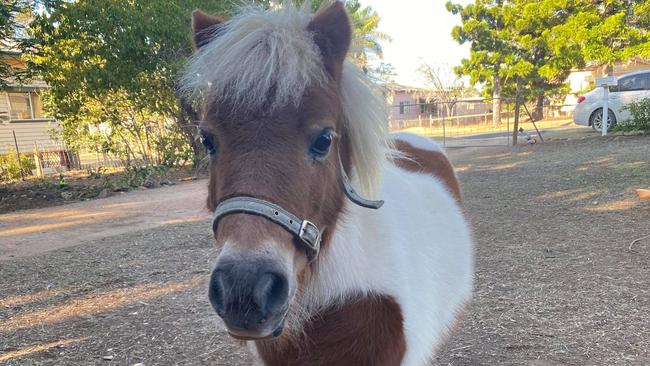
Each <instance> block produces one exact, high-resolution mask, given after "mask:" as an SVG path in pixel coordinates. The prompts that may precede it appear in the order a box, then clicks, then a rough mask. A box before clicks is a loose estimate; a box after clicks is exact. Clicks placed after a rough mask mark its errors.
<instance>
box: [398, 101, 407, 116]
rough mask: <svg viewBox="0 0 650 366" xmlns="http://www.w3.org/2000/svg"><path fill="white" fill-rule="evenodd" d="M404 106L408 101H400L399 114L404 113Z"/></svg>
mask: <svg viewBox="0 0 650 366" xmlns="http://www.w3.org/2000/svg"><path fill="white" fill-rule="evenodd" d="M404 108H406V102H399V114H404Z"/></svg>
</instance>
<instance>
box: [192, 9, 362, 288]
mask: <svg viewBox="0 0 650 366" xmlns="http://www.w3.org/2000/svg"><path fill="white" fill-rule="evenodd" d="M201 14H202V13H201ZM201 14H197V13H196V12H195V15H194V24H195V31H197V30H198V31H199V33H202V30H203V29H206V28H205V27H206V26H207V27H208V28H210V27H211V26H214V25H215V24H218V22H219V21H218V19H219V18H216V17H212V18H210V19H208V18H206V17H207V16H206V15H205V14H202V15H201ZM341 19H342V20H343V21H344V22H345V23H347V25H345V26H341V24H340V23H341V22H342V21H341ZM210 22H217V23H212V25H208V24H210ZM321 27H323V28H322V29H321ZM337 27H338V28H337ZM309 28H310V29H313V30H314V32H316V33H317V34H316V35H315V37H316V38H318V39H321V43H320V44H319V46H320V45H321V44H322V45H323V47H326V49H323V50H322V53H323V59H324V62H325V64H332V65H333V64H335V63H342V62H343V58H341V55H342V54H343V55H344V54H345V53H346V52H347V49H348V47H349V43H350V41H349V39H347V41H346V37H347V38H349V37H350V33H349V29H350V26H349V22H348V18H347V15H346V13H345V10H344V8H343V7H342V5H341V4H340V3H336V4H335V5H333V6H332V7H330V8H328V9H326V10H325V11H323V12H322V13H320V14H319V15H316V16H315V18H314V19H313V20H312V23H310V25H309ZM326 39H328V40H327V41H326ZM339 86H340V73H339V72H334V73H333V74H332V77H331V79H330V81H329V83H328V85H325V86H315V87H312V88H311V89H309V90H308V91H307V93H306V94H305V95H304V97H303V100H302V101H301V103H300V105H299V106H293V105H287V106H285V107H284V108H282V109H279V110H278V111H275V112H273V113H272V114H271V115H269V114H267V113H266V111H265V110H260V111H256V112H252V113H247V114H245V115H244V114H241V113H237V109H236V108H235V106H230V105H227V104H226V103H212V104H210V105H207V106H206V107H205V112H204V116H205V117H204V120H203V122H202V123H201V129H202V130H203V131H204V132H205V133H208V134H210V135H212V137H213V138H214V140H215V141H214V142H215V145H217V154H216V156H215V157H214V158H213V159H212V161H211V164H210V181H209V184H208V208H209V209H210V210H214V209H215V208H216V206H217V205H218V203H219V202H221V201H222V200H224V199H227V198H229V197H233V196H251V197H257V198H261V199H266V200H268V201H271V202H273V203H276V204H278V205H280V206H282V207H283V208H284V209H286V210H288V211H289V212H291V213H293V214H294V215H296V216H298V217H300V218H304V219H307V220H309V221H311V222H313V223H315V224H316V225H317V226H318V227H320V228H323V227H325V228H326V230H325V233H324V235H323V242H322V247H323V251H324V250H325V249H326V248H327V243H328V242H329V235H330V233H332V232H333V231H334V227H335V224H336V221H337V219H338V217H339V214H340V212H341V211H342V209H343V203H344V193H343V190H342V189H341V187H342V185H341V183H340V182H341V176H340V171H339V168H338V158H337V154H338V150H339V149H340V150H341V152H340V154H341V160H342V161H343V165H344V167H345V168H346V169H348V170H349V168H350V161H351V159H350V156H349V151H350V149H349V146H348V141H347V140H346V137H345V129H344V122H343V110H342V105H341V101H340V97H339ZM327 127H329V128H333V129H334V131H335V132H336V134H337V135H338V136H339V137H337V138H336V139H335V141H334V143H333V146H332V148H331V151H330V153H329V155H328V156H327V158H326V160H325V161H322V162H321V161H315V160H314V159H312V158H311V157H310V156H309V147H310V146H311V144H312V143H313V141H314V140H315V139H316V138H317V137H318V135H319V134H320V133H321V131H322V130H323V129H324V128H327ZM215 237H216V239H217V243H224V242H226V240H231V241H232V242H234V243H238V245H243V246H247V247H251V248H252V247H254V246H256V245H259V244H262V243H263V242H264V241H267V242H268V241H270V240H272V241H274V242H277V243H282V245H283V248H284V249H286V250H291V251H294V252H295V261H294V269H295V270H296V273H295V274H296V275H297V276H298V278H303V277H304V275H305V274H303V273H302V272H303V271H304V270H305V269H306V264H307V262H306V260H305V255H304V251H302V250H298V251H296V248H301V246H300V245H299V244H297V243H295V238H293V237H292V236H291V235H290V234H289V233H288V232H286V231H284V229H282V228H281V227H279V226H278V225H277V224H274V223H272V222H270V221H269V220H267V219H265V218H261V217H257V216H253V215H248V214H234V215H228V216H226V217H224V218H222V219H221V220H220V221H219V227H218V230H217V232H215ZM294 244H296V245H294Z"/></svg>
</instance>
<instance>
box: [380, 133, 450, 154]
mask: <svg viewBox="0 0 650 366" xmlns="http://www.w3.org/2000/svg"><path fill="white" fill-rule="evenodd" d="M391 137H392V138H393V140H400V141H404V142H406V143H408V144H410V145H411V146H413V147H414V148H416V149H420V150H426V151H435V152H439V153H442V154H444V155H445V156H446V155H447V153H446V152H445V149H443V148H442V146H440V144H438V143H437V142H435V141H433V140H432V139H430V138H426V137H424V136H420V135H415V134H412V133H407V132H398V133H394V134H392V135H391Z"/></svg>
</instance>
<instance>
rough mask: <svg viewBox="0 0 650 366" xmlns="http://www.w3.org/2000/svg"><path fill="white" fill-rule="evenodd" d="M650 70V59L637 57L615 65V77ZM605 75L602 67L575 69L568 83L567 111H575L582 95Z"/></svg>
mask: <svg viewBox="0 0 650 366" xmlns="http://www.w3.org/2000/svg"><path fill="white" fill-rule="evenodd" d="M642 70H650V59H646V58H642V57H635V58H632V59H630V60H627V61H621V62H617V63H615V64H614V66H613V68H612V71H613V72H612V74H613V76H620V75H623V74H627V73H629V72H635V71H642ZM604 75H605V68H604V67H603V66H601V65H588V66H587V67H584V68H581V69H573V70H571V73H570V74H569V77H568V78H567V80H566V82H567V83H568V84H569V87H570V88H571V91H570V93H569V94H568V95H567V96H566V98H565V99H564V105H565V107H563V108H565V109H569V110H571V111H572V110H573V109H574V106H575V105H576V104H577V102H578V97H579V96H580V94H581V93H586V92H587V91H590V90H591V89H593V88H594V87H595V86H596V78H599V77H601V76H604Z"/></svg>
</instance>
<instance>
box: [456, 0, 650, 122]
mask: <svg viewBox="0 0 650 366" xmlns="http://www.w3.org/2000/svg"><path fill="white" fill-rule="evenodd" d="M447 8H448V10H449V11H451V12H452V13H454V14H458V15H460V17H461V21H462V25H460V26H457V27H456V28H454V30H453V32H452V37H453V38H454V39H455V40H457V41H458V42H459V43H465V42H470V43H471V54H470V57H469V59H465V60H463V61H462V64H461V66H460V67H458V68H457V70H456V71H457V72H458V73H460V74H463V75H469V76H470V82H471V83H472V85H474V84H476V83H479V82H482V83H485V84H486V86H487V88H486V89H487V90H488V91H491V92H492V93H493V96H494V97H497V96H500V95H507V96H512V95H513V94H515V93H516V91H515V89H516V85H519V86H520V90H519V95H520V96H521V97H523V98H526V99H528V98H534V99H535V100H536V114H537V116H538V118H541V117H542V107H543V103H544V100H545V98H546V97H548V96H549V95H554V94H561V93H563V92H565V91H566V87H565V85H564V81H565V80H566V77H567V76H568V75H569V73H570V70H571V69H572V68H574V67H580V66H583V65H584V64H585V63H586V62H596V63H600V64H605V65H612V64H613V63H614V62H615V61H619V60H625V59H628V58H630V57H631V56H636V55H645V56H647V55H650V43H649V41H648V26H649V25H650V20H649V19H648V18H649V17H648V15H647V14H648V10H650V5H648V2H647V1H644V0H613V1H607V2H603V1H592V0H561V1H558V0H541V1H534V0H476V1H475V2H474V3H471V4H468V5H466V6H462V5H459V4H453V3H448V4H447ZM494 110H495V115H496V114H497V113H496V112H497V110H498V106H497V105H496V104H495V108H494Z"/></svg>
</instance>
